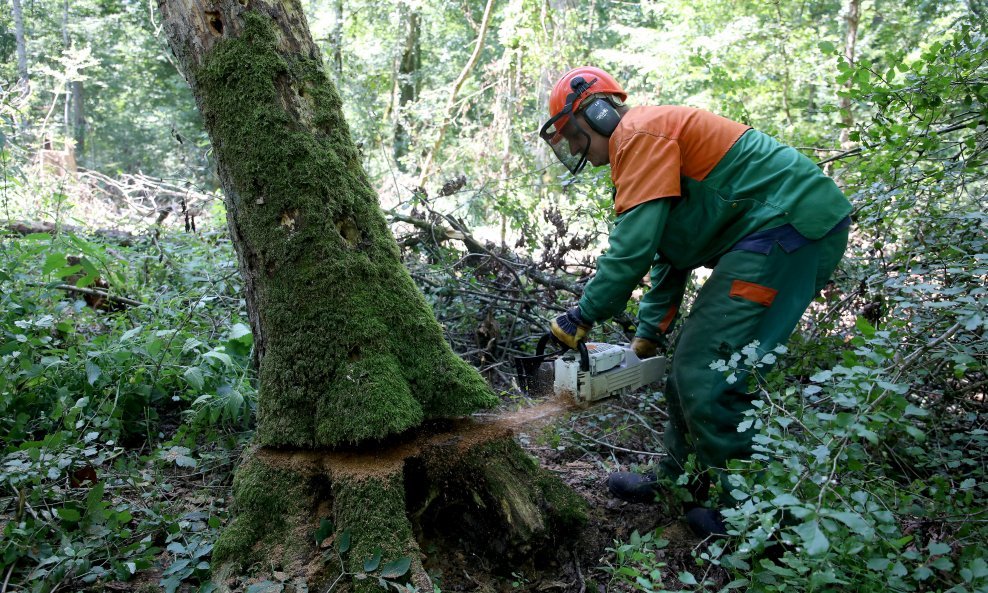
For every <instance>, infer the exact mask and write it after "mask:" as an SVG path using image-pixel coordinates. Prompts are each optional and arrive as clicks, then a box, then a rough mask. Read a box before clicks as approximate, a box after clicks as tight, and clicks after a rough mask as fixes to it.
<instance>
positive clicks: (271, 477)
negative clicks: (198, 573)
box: [213, 451, 315, 571]
mask: <svg viewBox="0 0 988 593" xmlns="http://www.w3.org/2000/svg"><path fill="white" fill-rule="evenodd" d="M248 456H249V457H248V459H247V460H245V461H244V463H243V464H241V466H240V468H239V469H238V470H237V474H236V477H235V478H234V481H233V497H234V508H233V510H234V512H235V513H236V517H235V518H234V519H233V521H232V522H231V523H230V525H229V526H228V527H227V528H226V529H224V530H223V533H222V534H220V538H219V540H218V541H217V542H216V546H215V547H214V548H213V562H214V564H215V565H217V566H218V565H223V564H226V565H229V567H230V568H231V569H232V570H233V571H243V570H245V569H246V568H247V567H249V566H250V565H252V564H254V563H255V562H264V563H266V564H269V565H273V567H266V568H270V569H271V570H274V569H276V568H282V567H287V566H288V565H290V564H292V563H296V562H302V561H304V560H305V558H306V557H307V556H308V555H310V554H311V551H312V541H311V540H312V538H311V537H309V535H308V534H309V532H311V533H314V529H315V528H314V527H313V522H314V517H313V510H314V508H313V501H314V497H313V488H312V483H311V474H310V472H299V471H298V470H297V469H291V468H288V467H278V466H274V465H272V464H270V463H267V462H266V461H265V459H264V458H263V457H258V455H257V454H256V452H255V451H252V452H250V453H248Z"/></svg>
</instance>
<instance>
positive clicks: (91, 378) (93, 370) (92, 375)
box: [86, 359, 103, 385]
mask: <svg viewBox="0 0 988 593" xmlns="http://www.w3.org/2000/svg"><path fill="white" fill-rule="evenodd" d="M102 374H103V371H102V370H100V368H99V365H97V364H96V363H95V362H93V361H92V359H89V360H87V361H86V381H88V382H89V384H90V385H95V384H96V380H97V379H99V377H100V375H102Z"/></svg>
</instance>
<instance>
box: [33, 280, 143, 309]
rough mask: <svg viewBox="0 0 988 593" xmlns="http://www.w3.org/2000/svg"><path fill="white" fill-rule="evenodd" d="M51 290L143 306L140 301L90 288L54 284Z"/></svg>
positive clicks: (132, 305)
mask: <svg viewBox="0 0 988 593" xmlns="http://www.w3.org/2000/svg"><path fill="white" fill-rule="evenodd" d="M53 288H55V289H57V290H64V291H66V292H77V293H79V294H85V295H89V296H93V297H97V298H101V299H106V300H108V301H110V302H111V303H118V304H121V305H127V306H130V307H140V306H141V305H143V304H144V303H142V302H140V301H135V300H134V299H128V298H127V297H122V296H117V295H115V294H110V293H108V292H103V291H102V290H94V289H92V288H85V287H83V286H72V285H71V284H56V285H55V286H54V287H53Z"/></svg>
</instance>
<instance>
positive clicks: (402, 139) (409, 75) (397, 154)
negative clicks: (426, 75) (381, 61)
mask: <svg viewBox="0 0 988 593" xmlns="http://www.w3.org/2000/svg"><path fill="white" fill-rule="evenodd" d="M402 10H407V16H408V18H407V19H403V20H405V21H406V23H407V27H408V30H407V32H406V33H405V45H404V48H403V49H402V52H401V61H400V62H399V63H398V72H397V75H396V85H397V87H398V109H396V110H395V138H394V151H393V152H394V158H395V162H396V163H397V164H398V169H399V170H401V171H403V172H404V171H405V169H406V167H405V162H404V160H403V157H404V156H405V155H406V154H408V146H409V143H410V141H411V138H410V136H409V133H408V128H407V126H406V124H405V119H406V118H407V114H406V113H405V111H404V108H405V107H406V106H407V105H408V104H409V103H411V102H413V101H415V100H416V99H417V98H418V94H419V81H420V79H421V74H420V73H419V70H420V69H421V68H422V48H421V46H420V43H419V41H420V37H421V25H420V20H421V19H420V18H419V10H418V8H416V7H403V8H402Z"/></svg>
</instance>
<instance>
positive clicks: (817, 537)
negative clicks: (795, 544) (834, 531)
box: [795, 519, 830, 556]
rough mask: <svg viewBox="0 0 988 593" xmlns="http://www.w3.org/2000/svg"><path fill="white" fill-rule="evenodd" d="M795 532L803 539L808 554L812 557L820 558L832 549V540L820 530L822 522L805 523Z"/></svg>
mask: <svg viewBox="0 0 988 593" xmlns="http://www.w3.org/2000/svg"><path fill="white" fill-rule="evenodd" d="M795 530H796V533H798V534H799V537H800V538H802V540H803V544H804V545H805V546H806V553H807V554H809V555H810V556H819V555H821V554H823V553H825V552H826V551H827V550H829V549H830V540H828V539H827V536H826V535H824V534H823V531H821V530H820V522H819V521H817V520H816V519H814V520H812V521H807V522H806V523H803V524H802V525H800V526H799V527H796V529H795Z"/></svg>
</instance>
